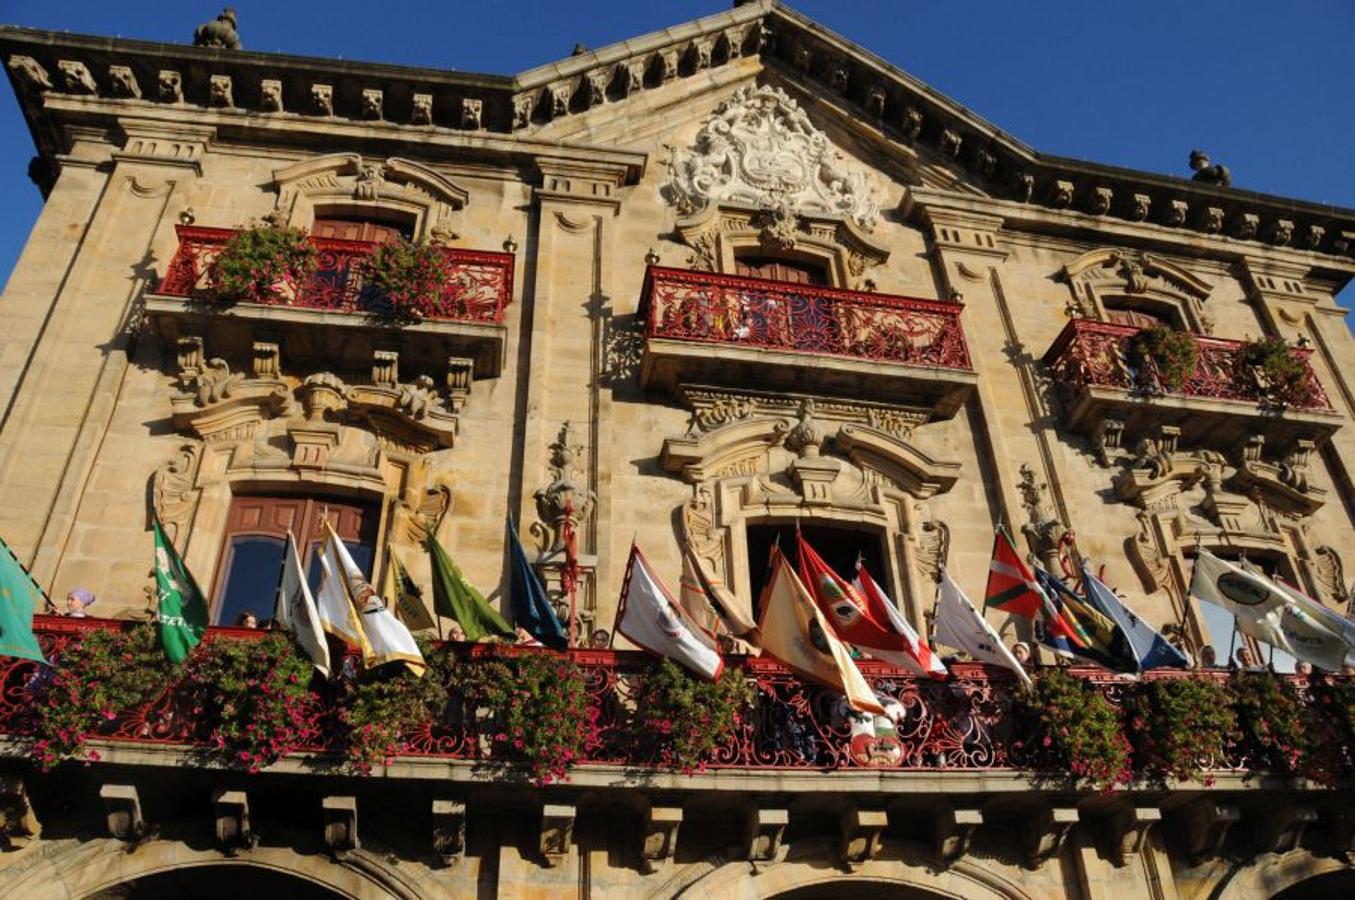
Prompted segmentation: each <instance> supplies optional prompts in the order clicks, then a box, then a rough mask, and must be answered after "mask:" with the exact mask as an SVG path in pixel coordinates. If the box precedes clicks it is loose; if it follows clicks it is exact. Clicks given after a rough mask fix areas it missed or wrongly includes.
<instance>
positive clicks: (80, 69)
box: [56, 59, 99, 94]
mask: <svg viewBox="0 0 1355 900" xmlns="http://www.w3.org/2000/svg"><path fill="white" fill-rule="evenodd" d="M56 68H57V71H58V72H60V73H61V82H62V86H63V87H64V88H65V89H66V91H67V92H69V93H72V94H97V93H99V85H98V83H97V82H95V80H94V76H93V75H91V74H90V72H89V67H88V66H86V65H85V64H84V63H82V62H79V61H77V60H71V59H63V60H59V61H58V62H57V64H56Z"/></svg>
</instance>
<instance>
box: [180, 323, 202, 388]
mask: <svg viewBox="0 0 1355 900" xmlns="http://www.w3.org/2000/svg"><path fill="white" fill-rule="evenodd" d="M176 350H177V355H178V368H179V385H180V386H181V387H182V388H183V389H184V390H188V389H189V388H190V387H191V386H192V385H194V384H196V383H197V380H198V376H200V375H201V374H202V373H203V371H204V369H205V368H206V365H207V358H206V353H205V350H204V346H203V339H202V336H201V335H197V334H184V335H180V336H179V339H178V341H177V343H176Z"/></svg>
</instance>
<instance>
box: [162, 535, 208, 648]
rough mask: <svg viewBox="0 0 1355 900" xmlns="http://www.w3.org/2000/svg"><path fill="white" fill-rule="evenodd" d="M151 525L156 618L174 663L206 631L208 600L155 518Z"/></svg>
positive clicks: (163, 641) (164, 643) (196, 643)
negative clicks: (157, 606)
mask: <svg viewBox="0 0 1355 900" xmlns="http://www.w3.org/2000/svg"><path fill="white" fill-rule="evenodd" d="M151 528H152V530H153V531H154V533H155V587H156V593H157V594H158V596H159V609H158V610H157V613H156V616H155V620H156V622H157V623H159V626H160V644H161V645H162V646H163V647H164V648H165V656H166V657H168V658H169V661H170V662H172V663H175V664H176V665H177V664H178V663H181V662H183V661H184V658H185V657H187V656H188V651H190V650H192V649H193V648H194V647H196V646H197V645H198V641H200V640H202V633H203V632H204V631H206V630H207V601H206V600H205V599H203V596H202V591H201V590H199V589H198V583H197V582H196V581H194V580H193V576H192V574H190V573H189V571H188V568H187V566H185V565H184V564H183V560H182V559H180V558H179V554H178V553H176V552H175V550H174V545H173V544H171V543H170V542H169V539H168V538H166V537H165V532H164V530H163V529H162V528H161V527H160V520H159V519H156V520H155V521H154V522H153V523H152V525H151Z"/></svg>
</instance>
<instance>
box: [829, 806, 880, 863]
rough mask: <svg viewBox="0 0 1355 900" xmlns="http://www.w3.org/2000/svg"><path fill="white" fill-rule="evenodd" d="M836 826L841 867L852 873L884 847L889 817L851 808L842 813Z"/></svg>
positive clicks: (873, 811) (874, 811) (872, 811)
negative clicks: (837, 828) (839, 839)
mask: <svg viewBox="0 0 1355 900" xmlns="http://www.w3.org/2000/svg"><path fill="white" fill-rule="evenodd" d="M838 825H839V833H840V837H841V844H840V845H839V855H840V858H841V861H842V866H843V868H845V869H846V870H847V871H848V872H853V871H855V870H856V869H857V867H858V866H860V865H862V864H863V863H867V862H870V861H871V860H872V859H874V858H875V857H876V856H878V855H879V853H880V848H881V847H883V846H884V832H885V828H887V827H888V825H889V816H888V815H886V814H885V813H884V812H882V811H880V810H860V809H856V808H852V809H848V810H845V811H844V812H843V813H842V818H841V819H840V820H839V822H838Z"/></svg>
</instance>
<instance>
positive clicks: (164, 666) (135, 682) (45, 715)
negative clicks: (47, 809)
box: [33, 622, 174, 770]
mask: <svg viewBox="0 0 1355 900" xmlns="http://www.w3.org/2000/svg"><path fill="white" fill-rule="evenodd" d="M52 664H53V666H54V667H55V668H52V669H47V668H45V667H44V668H42V669H39V670H38V676H39V678H40V679H41V680H40V681H39V682H38V683H37V685H36V696H35V703H36V712H37V729H36V730H37V738H38V739H37V741H36V742H35V743H34V746H33V761H34V762H35V763H36V764H37V765H38V766H39V767H40V768H42V769H43V770H48V769H51V768H53V767H55V766H56V765H57V764H58V763H60V762H61V761H62V760H65V759H76V758H83V759H86V760H89V761H90V762H97V761H98V760H99V754H98V751H95V750H89V749H88V747H87V745H86V743H85V738H86V737H87V736H89V735H90V734H91V733H94V732H95V731H96V730H97V729H98V728H99V726H101V725H104V724H107V723H110V722H113V721H116V720H117V718H118V715H119V714H120V713H123V712H125V711H127V710H129V709H132V708H134V707H136V706H139V705H140V704H142V703H145V702H146V701H147V700H149V699H150V698H151V697H153V696H154V695H155V694H156V693H157V692H159V691H161V690H164V689H165V688H166V686H167V685H168V682H169V681H170V680H171V679H173V678H174V670H173V667H172V666H171V665H170V664H169V662H168V661H167V660H166V659H165V654H164V651H163V650H162V649H161V647H160V638H159V635H158V634H157V632H156V628H155V624H154V623H152V622H147V623H144V624H138V625H136V626H134V627H132V628H129V629H127V630H126V631H111V630H104V629H98V630H93V631H87V632H85V633H84V634H83V635H81V636H80V637H79V638H78V639H75V640H73V641H72V642H71V643H70V644H69V645H68V646H67V647H66V648H65V649H64V650H63V651H61V653H60V654H59V655H57V656H54V657H53V659H52Z"/></svg>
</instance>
